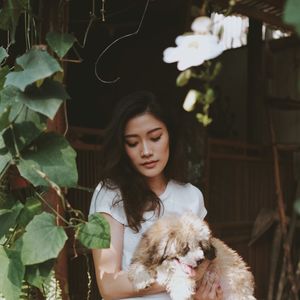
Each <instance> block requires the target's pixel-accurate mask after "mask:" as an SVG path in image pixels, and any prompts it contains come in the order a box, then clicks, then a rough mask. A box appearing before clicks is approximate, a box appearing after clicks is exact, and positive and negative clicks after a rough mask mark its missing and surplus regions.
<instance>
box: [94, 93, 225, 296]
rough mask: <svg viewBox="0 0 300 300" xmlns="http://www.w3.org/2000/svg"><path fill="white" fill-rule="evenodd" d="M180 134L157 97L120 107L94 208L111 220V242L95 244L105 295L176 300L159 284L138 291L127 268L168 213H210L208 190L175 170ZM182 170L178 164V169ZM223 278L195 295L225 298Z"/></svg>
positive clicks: (139, 96) (136, 97) (129, 100)
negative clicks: (103, 246) (144, 238)
mask: <svg viewBox="0 0 300 300" xmlns="http://www.w3.org/2000/svg"><path fill="white" fill-rule="evenodd" d="M175 140H176V136H175V135H174V133H173V130H172V127H171V126H170V123H169V122H168V120H167V119H166V118H165V116H164V115H163V113H162V111H161V109H160V107H159V106H158V104H157V102H156V100H155V97H154V96H153V94H151V93H149V92H143V91H141V92H136V93H133V94H131V95H129V96H127V97H125V98H124V99H123V100H122V101H121V102H120V103H119V105H118V106H117V108H116V110H115V113H114V115H113V118H112V122H111V124H110V126H109V127H108V129H107V132H106V136H105V139H104V143H103V147H102V154H101V158H102V161H101V178H100V184H99V185H98V186H97V188H96V189H95V192H94V195H93V198H92V202H91V206H90V213H95V212H99V213H101V214H102V215H103V217H104V218H105V219H106V220H107V221H108V222H109V224H110V230H111V246H110V248H109V249H94V250H93V251H92V252H93V260H94V265H95V272H96V278H97V284H98V287H99V290H100V293H101V295H102V297H103V299H105V300H109V299H143V300H144V299H149V300H170V297H169V295H168V294H167V292H166V291H165V288H164V287H162V286H159V285H158V284H153V285H152V286H151V287H149V288H147V289H145V290H142V291H138V292H137V291H135V290H134V289H133V286H132V284H131V282H130V281H129V279H128V276H127V273H126V270H127V268H128V266H129V264H130V260H131V257H132V254H133V252H134V249H135V247H136V245H137V244H138V242H139V239H140V237H141V235H142V233H143V232H144V231H145V230H146V229H147V228H149V226H151V224H153V222H155V220H157V218H159V217H161V216H162V215H166V214H168V213H174V212H176V213H183V212H184V211H187V210H190V211H192V212H194V213H196V214H198V215H199V216H200V217H201V218H204V217H205V215H206V209H205V207H204V203H203V197H202V193H201V192H200V190H199V189H198V188H196V187H195V186H193V185H191V184H189V183H187V184H185V183H183V182H184V181H183V180H182V179H180V176H179V175H180V173H181V171H182V169H181V170H179V171H175V170H176V168H175V165H176V164H175V163H176V162H178V161H179V160H180V157H178V156H177V155H176V152H175V149H176V141H175ZM177 170H178V169H177ZM221 297H222V291H221V290H220V288H219V286H218V279H216V280H215V282H214V283H213V284H211V283H210V284H208V283H206V282H200V283H199V288H198V290H197V293H196V295H195V299H198V300H206V299H222V298H221Z"/></svg>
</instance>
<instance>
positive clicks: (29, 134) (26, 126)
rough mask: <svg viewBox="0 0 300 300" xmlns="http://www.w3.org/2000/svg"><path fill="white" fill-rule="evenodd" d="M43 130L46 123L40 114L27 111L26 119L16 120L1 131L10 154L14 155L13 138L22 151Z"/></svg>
mask: <svg viewBox="0 0 300 300" xmlns="http://www.w3.org/2000/svg"><path fill="white" fill-rule="evenodd" d="M45 130H46V125H45V123H44V122H43V120H41V116H40V115H38V114H36V113H35V112H33V111H28V121H22V122H20V123H19V122H17V123H15V124H14V125H13V126H12V127H9V128H7V129H6V130H5V131H4V133H3V139H4V142H5V145H6V147H7V148H8V149H9V151H10V153H11V154H12V156H16V154H17V153H16V149H15V144H14V140H15V141H16V145H17V147H18V150H19V151H22V150H23V149H24V148H25V147H26V146H27V145H29V144H31V143H32V141H34V140H35V139H36V138H37V137H38V136H39V135H40V134H41V133H42V132H44V131H45Z"/></svg>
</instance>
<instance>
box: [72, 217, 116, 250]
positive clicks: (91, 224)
mask: <svg viewBox="0 0 300 300" xmlns="http://www.w3.org/2000/svg"><path fill="white" fill-rule="evenodd" d="M76 239H78V240H79V241H80V242H81V244H82V245H84V246H85V247H87V248H89V249H96V248H109V247H110V228H109V224H108V222H107V221H106V220H105V219H104V218H103V217H102V216H101V215H100V214H99V213H95V214H92V215H90V216H89V221H88V222H86V223H83V224H79V225H78V229H77V231H76Z"/></svg>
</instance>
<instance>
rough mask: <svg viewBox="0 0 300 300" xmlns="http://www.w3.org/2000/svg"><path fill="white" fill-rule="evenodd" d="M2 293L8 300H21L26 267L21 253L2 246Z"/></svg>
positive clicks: (0, 260)
mask: <svg viewBox="0 0 300 300" xmlns="http://www.w3.org/2000/svg"><path fill="white" fill-rule="evenodd" d="M0 266H1V268H0V293H1V294H3V296H4V297H5V299H6V300H19V296H20V293H21V287H22V280H23V277H24V273H25V267H24V265H23V264H22V261H21V259H20V253H19V252H18V251H15V250H10V249H6V248H4V247H2V246H0Z"/></svg>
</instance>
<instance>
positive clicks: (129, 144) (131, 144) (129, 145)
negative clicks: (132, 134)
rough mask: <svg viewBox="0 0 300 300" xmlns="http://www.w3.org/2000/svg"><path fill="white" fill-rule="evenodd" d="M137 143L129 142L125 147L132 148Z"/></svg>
mask: <svg viewBox="0 0 300 300" xmlns="http://www.w3.org/2000/svg"><path fill="white" fill-rule="evenodd" d="M137 144H138V143H129V142H126V145H127V146H128V147H130V148H134V147H135V146H136V145H137Z"/></svg>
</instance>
